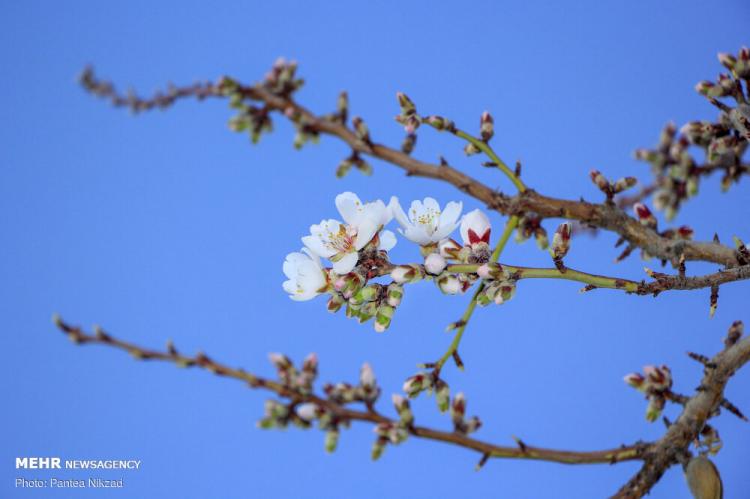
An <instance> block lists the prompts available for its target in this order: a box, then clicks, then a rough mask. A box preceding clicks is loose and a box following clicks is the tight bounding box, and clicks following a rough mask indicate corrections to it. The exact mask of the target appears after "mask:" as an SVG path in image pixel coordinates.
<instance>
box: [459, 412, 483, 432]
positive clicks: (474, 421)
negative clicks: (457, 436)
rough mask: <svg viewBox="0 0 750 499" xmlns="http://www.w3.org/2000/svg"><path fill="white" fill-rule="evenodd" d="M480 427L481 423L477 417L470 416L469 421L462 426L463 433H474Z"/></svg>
mask: <svg viewBox="0 0 750 499" xmlns="http://www.w3.org/2000/svg"><path fill="white" fill-rule="evenodd" d="M481 426H482V421H481V420H480V419H479V416H472V417H471V418H469V420H468V421H467V422H466V424H465V425H464V428H463V430H464V433H467V434H469V433H474V432H475V431H477V430H478V429H479V428H480V427H481Z"/></svg>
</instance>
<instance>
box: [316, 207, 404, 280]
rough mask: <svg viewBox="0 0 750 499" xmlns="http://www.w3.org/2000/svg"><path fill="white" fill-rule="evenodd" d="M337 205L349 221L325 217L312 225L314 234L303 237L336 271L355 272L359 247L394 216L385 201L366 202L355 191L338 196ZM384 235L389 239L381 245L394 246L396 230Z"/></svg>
mask: <svg viewBox="0 0 750 499" xmlns="http://www.w3.org/2000/svg"><path fill="white" fill-rule="evenodd" d="M336 208H338V210H339V213H341V217H342V218H343V219H344V222H345V223H341V222H339V221H338V220H335V219H328V220H323V221H322V222H320V224H317V225H312V226H311V227H310V235H309V236H305V237H303V238H302V242H303V243H304V244H305V246H307V247H309V248H310V249H311V250H312V251H314V252H315V253H316V254H318V255H319V256H322V257H324V258H328V259H329V260H331V261H332V262H333V270H334V272H336V273H337V274H339V275H341V274H347V273H349V272H351V271H352V269H353V268H354V266H355V265H357V260H358V259H359V250H361V249H362V248H364V247H365V246H367V243H369V242H370V241H371V240H372V238H373V237H375V235H376V234H377V233H378V231H379V230H380V229H381V228H382V227H383V226H384V225H385V224H387V223H388V222H390V221H391V219H392V218H393V215H392V214H391V210H390V209H389V208H388V207H387V206H386V205H385V203H383V201H381V200H377V201H374V202H372V203H362V201H360V199H359V197H357V195H356V194H354V193H352V192H344V193H342V194H339V195H338V196H336ZM383 238H384V239H385V241H383V240H382V239H381V242H380V246H381V247H384V248H386V247H388V246H389V245H390V247H388V249H390V248H392V247H393V245H395V236H393V234H392V233H391V234H390V235H388V234H385V233H384V234H383Z"/></svg>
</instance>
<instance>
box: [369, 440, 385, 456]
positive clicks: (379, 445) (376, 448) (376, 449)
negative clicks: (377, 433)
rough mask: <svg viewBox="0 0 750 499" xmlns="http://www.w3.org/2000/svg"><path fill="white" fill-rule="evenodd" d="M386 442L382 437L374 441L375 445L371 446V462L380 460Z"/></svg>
mask: <svg viewBox="0 0 750 499" xmlns="http://www.w3.org/2000/svg"><path fill="white" fill-rule="evenodd" d="M386 442H387V440H386V439H385V438H382V437H378V438H376V439H375V443H373V444H372V451H371V453H370V457H371V458H372V460H373V461H377V460H378V459H380V456H382V455H383V451H385V446H386Z"/></svg>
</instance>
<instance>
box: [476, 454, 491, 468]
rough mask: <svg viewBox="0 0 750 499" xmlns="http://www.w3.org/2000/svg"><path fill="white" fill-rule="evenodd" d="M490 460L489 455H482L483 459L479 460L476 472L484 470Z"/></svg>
mask: <svg viewBox="0 0 750 499" xmlns="http://www.w3.org/2000/svg"><path fill="white" fill-rule="evenodd" d="M489 460H490V455H489V454H482V458H481V459H480V460H479V462H478V463H477V465H476V466H475V467H474V471H479V470H481V469H482V468H484V465H485V464H487V461H489Z"/></svg>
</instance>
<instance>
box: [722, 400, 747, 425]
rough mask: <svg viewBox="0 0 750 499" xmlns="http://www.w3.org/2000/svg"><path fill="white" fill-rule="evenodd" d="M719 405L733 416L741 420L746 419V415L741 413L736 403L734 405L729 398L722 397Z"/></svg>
mask: <svg viewBox="0 0 750 499" xmlns="http://www.w3.org/2000/svg"><path fill="white" fill-rule="evenodd" d="M719 405H721V407H723V408H724V409H726V410H728V411H729V412H731V413H732V414H734V415H735V416H737V417H738V418H740V419H741V420H743V421H748V419H747V416H745V415H744V414H743V413H742V411H740V409H739V408H738V407H737V406H736V405H734V404H733V403H731V402H730V401H729V400H727V399H722V401H721V404H719Z"/></svg>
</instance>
